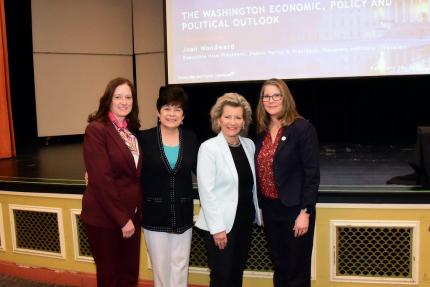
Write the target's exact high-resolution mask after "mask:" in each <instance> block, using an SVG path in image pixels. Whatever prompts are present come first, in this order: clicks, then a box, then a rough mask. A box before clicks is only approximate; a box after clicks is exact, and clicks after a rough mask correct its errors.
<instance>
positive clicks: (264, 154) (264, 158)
mask: <svg viewBox="0 0 430 287" xmlns="http://www.w3.org/2000/svg"><path fill="white" fill-rule="evenodd" d="M282 130H283V129H282V128H280V129H279V130H278V134H277V135H276V139H275V142H274V143H272V137H271V136H270V132H268V133H267V134H266V137H265V138H264V140H263V143H262V146H261V149H260V152H259V153H258V156H257V170H258V182H259V183H260V190H261V193H262V194H263V196H265V197H268V198H272V199H276V198H279V196H278V191H277V190H276V184H275V177H274V175H273V159H274V157H275V152H276V148H277V147H278V144H279V142H280V141H281V136H282Z"/></svg>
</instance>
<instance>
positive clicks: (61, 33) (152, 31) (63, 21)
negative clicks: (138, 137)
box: [32, 0, 165, 136]
mask: <svg viewBox="0 0 430 287" xmlns="http://www.w3.org/2000/svg"><path fill="white" fill-rule="evenodd" d="M32 21H33V23H32V25H33V58H34V74H35V91H36V112H37V127H38V135H39V136H56V135H72V134H82V133H83V132H84V130H85V126H86V118H87V116H88V114H89V113H91V112H93V111H94V110H95V109H96V108H97V106H98V99H99V98H100V96H101V95H102V93H103V90H104V88H105V86H106V84H107V82H108V81H109V80H110V79H112V78H114V77H118V76H122V77H126V78H129V79H132V78H133V54H135V55H136V61H135V64H136V67H135V68H136V83H135V84H136V86H137V89H138V99H139V104H140V108H141V111H142V112H141V114H140V118H141V121H142V126H143V128H147V127H151V126H153V125H154V124H155V122H156V110H155V100H156V97H157V96H158V90H159V87H160V85H164V82H165V80H164V36H163V31H164V28H163V1H161V0H62V1H58V0H32ZM133 32H134V35H133ZM133 41H134V43H133ZM133 45H134V51H133Z"/></svg>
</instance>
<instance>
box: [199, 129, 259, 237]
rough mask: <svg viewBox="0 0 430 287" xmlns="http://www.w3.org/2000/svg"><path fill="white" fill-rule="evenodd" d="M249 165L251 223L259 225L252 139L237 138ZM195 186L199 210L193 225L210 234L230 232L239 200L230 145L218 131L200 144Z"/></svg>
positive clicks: (236, 177)
mask: <svg viewBox="0 0 430 287" xmlns="http://www.w3.org/2000/svg"><path fill="white" fill-rule="evenodd" d="M239 140H240V143H241V144H242V146H243V149H244V150H245V153H246V157H247V158H248V161H249V165H250V166H251V170H252V174H253V178H254V186H253V188H252V193H253V200H254V206H255V215H256V216H255V221H254V222H255V223H257V224H258V225H261V215H260V210H259V207H258V200H257V190H256V181H255V165H254V152H255V146H254V143H253V142H252V140H250V139H248V138H243V137H239ZM197 185H198V190H199V196H200V205H201V208H200V213H199V216H198V218H197V222H196V226H197V227H198V228H200V229H203V230H207V231H209V232H210V234H215V233H218V232H221V231H226V232H227V233H229V232H230V230H231V228H232V227H233V223H234V218H235V215H236V209H237V203H238V200H239V180H238V174H237V170H236V166H235V164H234V161H233V156H232V155H231V151H230V148H229V146H228V144H227V141H226V139H225V137H224V135H223V133H222V132H220V133H219V134H218V136H216V137H213V138H211V139H208V140H207V141H205V142H204V143H202V144H201V145H200V148H199V153H198V157H197Z"/></svg>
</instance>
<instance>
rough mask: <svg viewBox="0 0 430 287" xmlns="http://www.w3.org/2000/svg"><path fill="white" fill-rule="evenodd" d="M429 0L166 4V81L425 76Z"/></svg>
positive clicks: (429, 62)
mask: <svg viewBox="0 0 430 287" xmlns="http://www.w3.org/2000/svg"><path fill="white" fill-rule="evenodd" d="M429 9H430V0H327V1H324V0H321V1H302V0H290V1H286V0H259V1H253V0H216V1H212V0H194V1H191V0H166V35H167V66H168V69H167V72H168V82H169V84H179V83H203V82H228V81H253V80H264V79H268V78H273V77H276V78H281V79H303V78H332V77H360V76H385V75H418V74H430V15H429Z"/></svg>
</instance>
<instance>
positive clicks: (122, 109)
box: [110, 84, 133, 122]
mask: <svg viewBox="0 0 430 287" xmlns="http://www.w3.org/2000/svg"><path fill="white" fill-rule="evenodd" d="M132 107H133V96H132V94H131V89H130V87H129V86H128V85H127V84H122V85H119V86H118V87H116V89H115V91H114V93H113V96H112V102H111V104H110V111H111V112H112V114H113V115H114V116H115V117H116V118H117V119H118V120H119V121H120V122H122V121H123V120H124V119H125V117H126V116H127V115H128V114H129V113H130V112H131V109H132Z"/></svg>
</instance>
